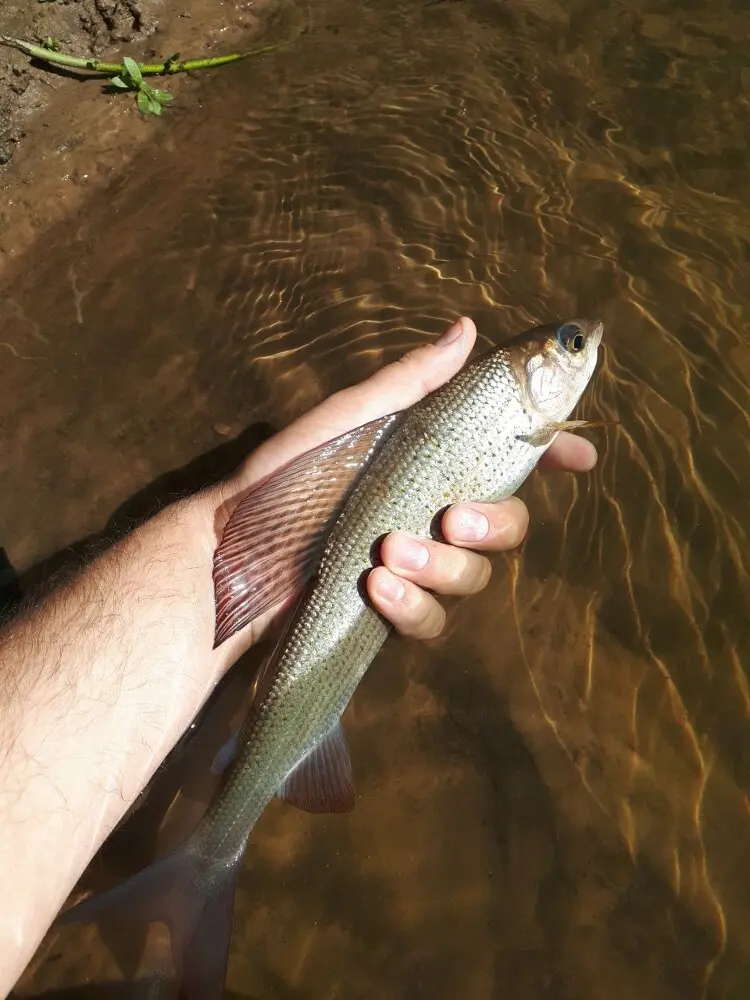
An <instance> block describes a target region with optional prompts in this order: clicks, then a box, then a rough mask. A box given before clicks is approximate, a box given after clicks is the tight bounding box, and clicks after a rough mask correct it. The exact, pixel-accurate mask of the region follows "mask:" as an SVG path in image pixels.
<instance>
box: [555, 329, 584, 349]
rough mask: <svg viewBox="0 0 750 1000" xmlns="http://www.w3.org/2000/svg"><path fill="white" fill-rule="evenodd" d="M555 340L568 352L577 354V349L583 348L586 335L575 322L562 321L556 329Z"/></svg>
mask: <svg viewBox="0 0 750 1000" xmlns="http://www.w3.org/2000/svg"><path fill="white" fill-rule="evenodd" d="M557 342H558V344H559V345H560V347H562V348H564V350H566V351H568V353H569V354H578V352H579V351H582V350H583V345H584V344H585V343H586V337H585V336H584V333H583V330H582V329H581V328H580V326H578V325H577V324H576V323H563V325H562V326H561V327H560V328H559V329H558V331H557Z"/></svg>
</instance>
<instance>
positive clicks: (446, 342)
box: [435, 319, 464, 347]
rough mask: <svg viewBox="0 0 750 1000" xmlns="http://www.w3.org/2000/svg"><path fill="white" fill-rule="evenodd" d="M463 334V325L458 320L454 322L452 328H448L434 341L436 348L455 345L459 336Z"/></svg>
mask: <svg viewBox="0 0 750 1000" xmlns="http://www.w3.org/2000/svg"><path fill="white" fill-rule="evenodd" d="M463 332H464V325H463V323H462V322H461V320H460V319H458V320H456V322H455V323H454V324H453V326H449V327H448V329H447V330H446V331H445V333H444V334H442V336H440V337H438V339H437V340H436V341H435V346H436V347H449V346H450V345H451V344H455V343H456V341H457V340H458V338H459V337H460V336H461V334H462V333H463Z"/></svg>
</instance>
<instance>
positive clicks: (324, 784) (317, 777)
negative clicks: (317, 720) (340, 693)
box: [276, 722, 354, 813]
mask: <svg viewBox="0 0 750 1000" xmlns="http://www.w3.org/2000/svg"><path fill="white" fill-rule="evenodd" d="M276 794H277V795H278V797H279V798H280V799H282V800H283V801H284V802H289V803H290V804H291V805H294V806H297V808H298V809H303V810H304V811H305V812H310V813H343V812H351V810H352V809H353V808H354V779H353V778H352V762H351V759H350V757H349V748H348V746H347V745H346V736H344V730H343V729H342V727H341V723H340V722H337V723H336V725H335V726H334V727H333V728H332V729H331V730H330V732H329V733H328V735H327V736H326V737H325V738H324V739H323V740H322V741H321V742H320V743H318V745H317V746H316V747H314V748H313V749H312V750H311V751H310V753H309V754H308V755H307V756H306V757H303V759H302V760H301V761H300V762H299V764H297V766H296V767H295V768H294V769H293V770H291V771H290V772H289V774H288V775H287V776H286V778H285V779H284V781H283V782H282V785H281V787H280V788H279V790H278V792H277V793H276Z"/></svg>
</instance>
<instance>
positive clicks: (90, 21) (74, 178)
mask: <svg viewBox="0 0 750 1000" xmlns="http://www.w3.org/2000/svg"><path fill="white" fill-rule="evenodd" d="M298 27H299V16H298V12H297V8H296V7H295V6H294V5H293V4H292V3H288V2H286V0H237V2H223V3H215V2H213V0H190V2H189V3H181V4H179V5H177V4H169V3H164V2H162V0H44V2H43V0H38V2H32V3H28V2H23V3H21V2H13V3H11V4H9V5H8V6H6V7H4V8H3V9H2V11H0V35H10V36H14V37H19V38H23V39H25V40H27V41H32V42H36V43H39V42H42V41H44V40H45V39H47V38H53V39H55V40H56V41H57V42H59V44H60V47H61V50H62V51H64V52H66V53H70V54H73V55H77V56H82V57H86V56H95V57H97V58H100V59H107V60H110V61H119V59H120V58H121V57H122V56H123V55H130V56H132V57H133V58H134V59H136V60H141V61H151V62H154V61H159V60H161V59H166V58H167V57H168V56H170V55H171V54H172V53H174V52H180V53H181V54H182V56H183V57H184V58H190V57H199V56H212V55H219V54H224V53H229V52H233V51H237V50H240V51H244V50H246V49H248V48H252V47H253V45H254V44H255V43H256V42H259V41H260V40H264V41H265V40H266V39H268V40H271V41H275V40H286V39H288V38H289V37H293V36H294V34H295V31H297V30H298ZM227 71H231V67H223V68H221V69H216V70H207V71H203V72H202V73H194V74H184V75H179V76H172V77H170V78H169V80H168V82H167V83H166V84H165V83H162V84H161V85H162V86H163V87H166V88H167V89H168V90H169V91H170V92H171V93H172V94H173V95H174V98H175V101H174V104H173V105H171V106H170V108H169V112H168V114H167V115H166V116H165V117H164V119H163V120H160V121H155V120H153V119H152V118H149V119H148V120H147V119H144V118H143V117H142V116H141V115H140V114H139V113H138V111H137V109H136V107H135V103H134V101H133V95H132V94H125V95H117V96H109V95H104V94H103V93H102V83H101V81H100V80H94V79H83V78H81V77H80V76H76V75H75V74H73V73H68V72H66V71H63V70H61V69H54V68H50V67H48V68H44V67H42V66H41V65H39V64H36V63H32V61H31V60H30V59H29V58H28V57H27V56H25V55H24V54H22V53H21V52H18V51H15V50H14V49H11V48H8V47H5V46H0V269H2V266H3V264H4V263H7V261H8V259H9V258H12V257H17V256H18V254H19V253H20V252H21V251H22V250H24V249H25V248H26V247H27V246H28V245H29V242H30V241H31V239H32V238H33V237H34V235H36V234H38V233H39V231H40V230H44V229H45V228H46V227H48V226H49V225H50V224H51V223H53V222H55V221H57V220H59V219H60V218H61V217H63V216H65V215H66V214H68V213H71V212H73V211H75V209H76V207H77V206H78V205H79V204H80V203H81V200H82V198H83V196H84V195H85V194H86V193H87V192H88V191H90V190H91V189H92V188H95V187H100V186H102V185H103V184H106V183H108V182H109V181H110V180H111V179H112V178H113V177H114V176H116V174H117V173H118V171H119V170H121V169H122V167H123V166H124V165H125V164H126V163H127V162H128V161H129V160H130V158H131V157H132V156H133V155H134V154H135V152H136V150H137V149H138V148H139V147H140V146H141V144H142V143H144V142H149V141H154V140H156V141H157V142H158V141H163V140H164V137H165V135H167V134H168V130H169V121H170V120H171V119H172V118H173V117H174V116H175V115H178V116H179V115H180V114H183V113H193V112H194V111H195V109H196V105H198V106H199V105H200V95H201V92H202V91H201V88H202V87H203V86H205V85H206V80H207V79H208V78H209V77H210V75H211V74H214V73H226V72H227ZM157 85H158V84H157Z"/></svg>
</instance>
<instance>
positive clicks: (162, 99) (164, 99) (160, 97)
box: [151, 90, 174, 104]
mask: <svg viewBox="0 0 750 1000" xmlns="http://www.w3.org/2000/svg"><path fill="white" fill-rule="evenodd" d="M151 94H152V96H153V97H155V98H156V100H157V101H158V102H159V103H160V104H169V102H170V101H172V100H174V97H173V95H172V94H168V93H167V91H166V90H152V91H151Z"/></svg>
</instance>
